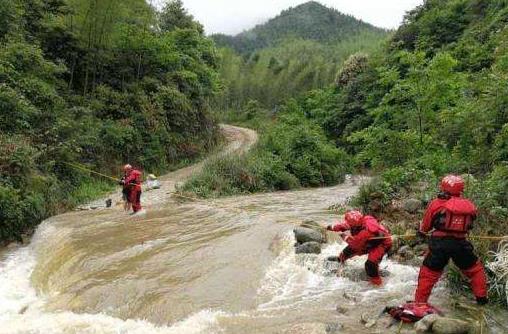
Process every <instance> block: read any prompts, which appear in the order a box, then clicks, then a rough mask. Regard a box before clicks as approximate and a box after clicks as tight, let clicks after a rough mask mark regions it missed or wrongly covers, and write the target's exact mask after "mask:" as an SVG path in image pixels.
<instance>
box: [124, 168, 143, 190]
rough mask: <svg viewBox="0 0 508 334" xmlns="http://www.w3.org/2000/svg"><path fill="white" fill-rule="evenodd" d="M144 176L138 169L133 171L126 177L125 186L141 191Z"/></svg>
mask: <svg viewBox="0 0 508 334" xmlns="http://www.w3.org/2000/svg"><path fill="white" fill-rule="evenodd" d="M142 175H143V174H142V173H141V172H140V171H139V170H137V169H133V170H131V172H130V173H129V174H128V175H127V176H126V177H125V186H127V187H133V188H134V189H136V190H141V182H142Z"/></svg>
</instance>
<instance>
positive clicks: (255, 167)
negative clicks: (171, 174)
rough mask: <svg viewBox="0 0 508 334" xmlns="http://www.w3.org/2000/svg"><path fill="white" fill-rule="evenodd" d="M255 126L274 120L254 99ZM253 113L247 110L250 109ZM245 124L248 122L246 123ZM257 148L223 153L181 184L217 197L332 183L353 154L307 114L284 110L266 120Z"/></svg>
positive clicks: (342, 173)
mask: <svg viewBox="0 0 508 334" xmlns="http://www.w3.org/2000/svg"><path fill="white" fill-rule="evenodd" d="M248 108H250V113H251V114H255V113H258V114H257V117H260V114H259V113H261V115H262V114H264V115H265V117H263V116H261V120H259V119H257V120H256V119H251V120H250V122H249V123H247V124H250V125H253V124H259V122H263V123H266V122H269V120H268V119H267V118H266V111H262V109H259V106H255V105H252V104H250V105H249V106H248ZM248 113H249V112H247V114H248ZM244 124H245V123H244ZM264 127H265V128H264V129H262V130H261V139H260V141H259V143H258V144H257V145H256V147H255V148H254V149H253V150H252V151H251V152H249V153H248V154H247V155H244V156H226V157H218V158H216V159H214V160H211V161H209V162H207V164H206V165H205V167H204V169H203V172H201V173H200V174H197V175H195V176H194V177H192V178H191V179H190V180H189V181H187V182H186V183H185V184H184V186H183V187H182V188H181V189H180V190H181V191H184V192H185V191H189V192H193V193H195V194H196V195H198V196H200V197H218V196H228V195H236V194H242V193H253V192H260V191H274V190H289V189H294V188H298V187H302V186H303V187H318V186H326V185H333V184H337V183H339V182H342V181H343V180H344V176H345V174H346V173H347V172H348V171H349V169H350V159H349V157H348V155H347V154H346V153H345V152H344V151H343V150H341V149H339V148H337V147H335V145H333V143H331V142H330V141H329V140H328V139H327V138H326V136H325V134H324V132H323V130H322V129H321V128H320V127H319V126H318V125H316V124H314V123H313V122H311V121H309V120H307V119H306V118H305V116H304V115H303V114H300V113H293V112H292V111H291V110H287V111H284V112H283V113H282V115H280V116H279V117H278V119H277V122H275V123H274V124H268V125H266V124H265V125H264Z"/></svg>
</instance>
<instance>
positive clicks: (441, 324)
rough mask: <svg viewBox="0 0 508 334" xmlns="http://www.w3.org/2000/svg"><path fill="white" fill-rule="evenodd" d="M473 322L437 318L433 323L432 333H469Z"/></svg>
mask: <svg viewBox="0 0 508 334" xmlns="http://www.w3.org/2000/svg"><path fill="white" fill-rule="evenodd" d="M470 330H471V324H470V323H469V322H466V321H462V320H459V319H451V318H441V317H439V318H437V319H436V320H435V321H434V323H433V324H432V333H436V334H467V333H469V331H470Z"/></svg>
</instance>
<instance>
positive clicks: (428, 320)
mask: <svg viewBox="0 0 508 334" xmlns="http://www.w3.org/2000/svg"><path fill="white" fill-rule="evenodd" d="M438 318H439V315H437V314H429V315H428V316H426V317H424V318H423V319H421V320H420V321H418V322H417V323H416V324H415V331H416V333H426V332H428V331H430V329H431V328H432V325H433V324H434V322H435V321H436V320H437V319H438Z"/></svg>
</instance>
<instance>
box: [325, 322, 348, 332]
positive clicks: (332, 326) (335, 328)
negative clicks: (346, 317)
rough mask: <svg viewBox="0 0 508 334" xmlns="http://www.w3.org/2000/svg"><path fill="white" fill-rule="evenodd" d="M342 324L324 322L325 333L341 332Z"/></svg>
mask: <svg viewBox="0 0 508 334" xmlns="http://www.w3.org/2000/svg"><path fill="white" fill-rule="evenodd" d="M343 328H344V326H343V325H342V324H340V323H328V324H326V328H325V331H326V334H338V333H341V332H342V329H343Z"/></svg>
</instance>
